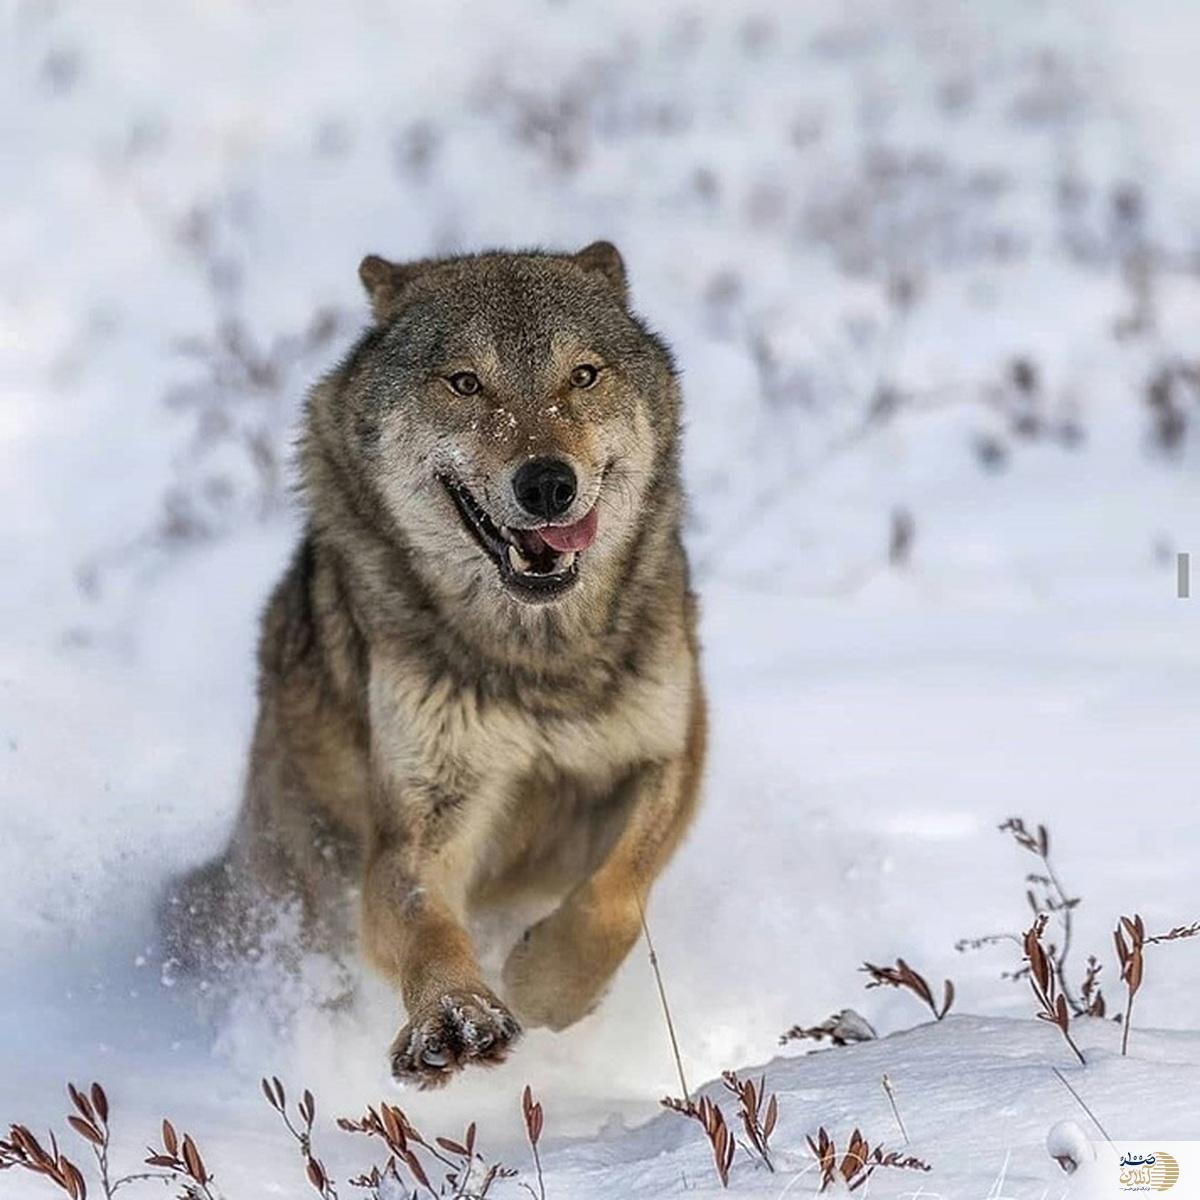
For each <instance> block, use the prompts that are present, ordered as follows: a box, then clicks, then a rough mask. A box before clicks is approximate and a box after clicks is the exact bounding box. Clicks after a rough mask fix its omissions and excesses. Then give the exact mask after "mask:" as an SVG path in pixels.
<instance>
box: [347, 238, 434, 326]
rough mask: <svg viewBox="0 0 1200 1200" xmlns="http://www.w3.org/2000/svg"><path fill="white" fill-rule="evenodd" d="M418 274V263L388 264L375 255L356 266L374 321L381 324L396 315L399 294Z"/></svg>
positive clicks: (419, 266) (419, 270)
mask: <svg viewBox="0 0 1200 1200" xmlns="http://www.w3.org/2000/svg"><path fill="white" fill-rule="evenodd" d="M420 273H421V264H420V263H394V262H388V260H387V259H386V258H380V257H379V255H377V254H368V255H367V257H366V258H364V259H363V260H362V262H361V263H359V264H358V277H359V279H361V280H362V284H363V287H365V288H366V289H367V295H368V296H369V297H370V300H371V311H372V312H373V313H374V314H375V320H376V321H378V322H380V323H382V322H384V321H386V320H387V319H388V318H389V317H391V316H393V315H394V314H395V313H396V310H397V307H398V305H397V301H398V300H399V298H400V293H401V292H402V291H404V289H405V287H407V286H408V284H410V283H411V282H412V281H413V280H414V279H416V277H417V276H418V275H419V274H420Z"/></svg>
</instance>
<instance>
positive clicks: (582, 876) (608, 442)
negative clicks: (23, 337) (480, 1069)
mask: <svg viewBox="0 0 1200 1200" xmlns="http://www.w3.org/2000/svg"><path fill="white" fill-rule="evenodd" d="M359 274H360V277H361V279H362V282H363V284H364V286H365V288H366V290H367V293H368V296H369V298H370V303H371V308H372V311H373V314H374V322H373V324H372V325H371V327H370V328H369V329H368V330H367V332H366V333H364V334H363V336H362V337H361V338H360V339H359V341H358V343H357V344H356V345H355V346H354V348H353V349H352V350H351V352H350V353H349V355H348V356H347V357H346V359H345V360H344V361H343V362H342V363H341V364H340V365H339V366H338V367H336V368H335V369H334V370H333V371H332V372H331V373H330V374H329V375H328V376H327V377H326V378H325V379H323V380H322V381H321V382H320V383H318V384H317V385H316V387H315V388H314V389H313V391H312V392H311V394H310V397H309V400H308V404H307V409H306V414H305V422H304V428H303V434H302V438H301V445H300V465H301V478H302V488H303V496H304V501H305V508H306V517H307V524H306V528H305V533H304V536H303V538H302V540H301V542H300V545H299V547H298V548H297V550H296V553H295V557H294V559H293V561H292V563H291V566H290V568H289V569H288V571H287V572H286V574H285V575H284V577H283V579H282V580H281V582H280V583H279V585H278V587H277V588H276V590H275V592H274V594H273V596H272V598H271V600H270V602H269V605H268V607H267V610H266V613H265V615H264V617H263V623H262V636H261V643H260V651H259V715H258V722H257V727H256V731H255V735H254V742H253V747H252V750H251V754H250V763H249V770H248V776H247V785H246V792H245V797H244V801H243V805H242V809H241V813H240V816H239V818H238V822H237V826H236V829H235V831H234V834H233V837H232V840H231V842H230V844H229V846H228V848H227V850H226V851H225V853H224V854H223V855H222V856H221V857H220V858H219V859H217V860H216V861H214V862H211V863H209V864H207V865H206V866H204V867H201V868H199V869H198V870H196V871H194V872H192V873H191V874H190V875H188V876H185V877H184V878H182V879H180V880H178V881H176V883H175V884H174V885H173V887H172V888H171V890H170V892H169V895H168V898H167V902H166V903H165V904H164V910H163V915H164V923H165V927H166V930H165V933H166V944H167V947H168V951H169V952H170V953H171V954H173V955H174V956H175V957H177V958H178V959H179V960H181V961H182V962H183V963H184V964H187V963H196V962H199V961H204V960H205V958H206V957H207V959H208V960H209V961H211V960H212V959H213V958H214V957H216V956H218V955H219V954H220V953H229V952H236V953H246V952H249V951H250V950H251V948H252V946H253V943H254V941H255V938H256V937H258V936H260V934H261V923H260V919H259V917H256V916H255V914H261V913H262V912H263V911H264V908H265V907H269V904H274V903H276V902H281V901H289V902H291V903H292V904H293V905H294V906H295V907H296V910H297V911H298V912H299V913H300V924H299V930H300V933H299V936H298V939H297V944H296V947H295V949H296V951H297V952H299V951H300V950H302V949H303V948H304V946H305V945H308V944H312V945H321V944H325V943H328V942H330V941H331V940H334V939H341V938H345V937H346V936H347V935H354V934H355V933H356V935H357V940H358V944H359V945H360V946H361V948H362V950H363V951H364V952H365V954H366V956H367V957H368V959H369V960H370V961H371V962H372V963H373V964H374V966H375V967H376V968H377V969H378V970H380V971H381V972H382V973H383V974H384V975H385V976H386V978H387V979H388V980H389V981H390V982H391V983H392V984H393V985H394V987H395V988H396V989H397V991H398V992H399V994H400V996H401V997H402V999H403V1003H404V1008H405V1010H406V1013H407V1024H406V1025H405V1026H404V1027H403V1028H402V1029H401V1030H400V1032H399V1034H398V1035H397V1036H396V1038H395V1040H394V1041H393V1043H392V1045H391V1052H390V1053H391V1065H392V1070H393V1073H394V1074H395V1075H396V1077H397V1078H399V1079H404V1080H409V1081H415V1082H416V1083H418V1084H420V1085H421V1086H433V1085H437V1084H440V1083H443V1082H445V1081H446V1080H447V1079H448V1078H450V1076H451V1075H452V1074H453V1073H454V1072H455V1071H457V1070H458V1069H459V1068H461V1067H463V1066H466V1065H468V1064H471V1063H483V1064H487V1063H495V1062H499V1061H501V1060H502V1059H503V1058H504V1057H505V1055H506V1054H507V1052H508V1050H509V1048H510V1047H511V1046H512V1044H513V1042H514V1041H515V1040H516V1039H517V1038H518V1037H519V1035H520V1030H521V1023H524V1024H526V1025H530V1026H533V1025H545V1026H549V1027H550V1028H552V1029H556V1030H557V1029H563V1028H565V1027H566V1026H568V1025H571V1024H572V1023H573V1022H575V1021H578V1020H579V1019H580V1018H581V1017H583V1016H585V1015H586V1014H587V1013H588V1012H590V1011H591V1010H592V1009H593V1008H594V1007H595V1005H596V1004H597V1002H598V1001H599V999H600V997H601V995H602V993H603V991H604V989H605V987H606V985H607V984H608V982H609V981H610V980H611V978H612V976H613V974H614V973H615V971H616V970H617V967H618V966H619V965H620V964H621V962H622V960H623V959H624V958H625V956H626V955H627V954H628V952H629V950H630V949H631V947H632V946H633V945H634V943H635V941H636V940H637V938H638V935H639V932H640V929H641V912H642V906H643V905H644V903H645V901H646V897H647V893H648V891H649V889H650V887H651V885H652V884H653V882H654V880H655V878H656V876H657V875H658V874H659V872H660V871H661V870H662V869H663V867H664V865H665V864H666V862H667V860H668V859H669V857H670V856H671V854H672V852H673V851H674V850H675V848H676V846H677V845H678V843H679V842H680V840H681V838H682V836H683V834H684V832H685V830H686V829H687V827H688V825H689V822H690V821H691V819H692V817H693V814H694V812H695V809H696V805H697V797H698V790H699V783H700V777H701V772H702V766H703V760H704V747H705V704H704V695H703V689H702V684H701V678H700V671H699V656H698V648H697V642H696V604H695V599H694V597H693V595H692V593H691V591H690V589H689V584H688V567H687V561H686V558H685V555H684V550H683V546H682V544H681V540H680V519H681V508H682V494H681V488H680V480H679V433H680V391H679V385H678V381H677V378H676V372H675V369H674V365H673V362H672V359H671V355H670V353H669V351H668V349H667V347H666V346H665V344H664V343H663V341H662V340H661V339H660V338H659V337H657V336H656V335H655V334H654V333H652V332H651V331H650V330H649V329H648V328H647V327H646V326H645V325H644V324H643V323H642V321H641V320H639V319H638V317H636V316H635V315H634V314H633V312H632V311H631V309H630V305H629V296H628V289H627V282H626V273H625V267H624V264H623V262H622V259H621V256H620V255H619V253H618V252H617V250H616V248H615V247H613V246H612V245H610V244H609V243H607V242H596V243H594V244H593V245H591V246H588V247H587V248H586V249H584V250H582V251H580V252H579V253H576V254H557V253H547V252H541V251H536V252H523V253H500V252H493V253H484V254H477V255H466V256H462V257H455V258H445V259H430V260H425V261H420V262H413V263H406V264H397V263H392V262H388V261H385V260H384V259H382V258H378V257H375V256H373V255H372V256H369V257H368V258H366V259H364V260H363V262H362V265H361V267H360V269H359ZM347 897H350V900H349V901H348V900H347ZM530 897H532V898H535V899H537V900H538V901H539V902H540V903H541V904H542V905H543V909H544V911H548V914H549V915H547V916H545V917H544V918H543V919H540V920H537V921H535V922H534V923H533V924H532V926H531V927H530V928H528V929H527V930H526V931H525V933H524V935H523V936H522V937H520V938H519V940H518V941H517V942H516V944H515V946H513V948H512V949H511V952H510V953H509V954H508V957H507V961H506V963H505V965H504V968H503V972H502V975H501V978H500V979H499V980H498V981H496V986H495V987H493V986H490V985H489V984H488V983H487V982H485V979H484V974H483V972H482V970H481V967H480V964H479V960H478V957H477V952H476V947H475V944H474V942H473V939H472V936H471V934H470V933H469V932H468V929H469V927H470V925H471V922H472V920H473V919H474V918H477V917H479V916H481V915H486V914H487V913H488V912H489V910H493V909H495V908H497V907H499V906H502V905H504V904H506V903H511V902H513V901H515V900H517V899H521V898H530ZM264 900H265V901H267V902H269V904H268V905H267V906H264V904H263V901H264ZM348 904H350V905H352V907H353V910H354V911H353V912H352V913H351V915H347V914H348V912H350V910H349V909H348V908H347V905H348Z"/></svg>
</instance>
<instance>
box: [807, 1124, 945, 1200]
mask: <svg viewBox="0 0 1200 1200" xmlns="http://www.w3.org/2000/svg"><path fill="white" fill-rule="evenodd" d="M808 1145H809V1149H811V1150H812V1152H813V1154H814V1155H815V1156H816V1160H817V1167H818V1168H819V1170H820V1172H821V1187H820V1189H819V1190H820V1191H822V1192H824V1191H827V1190H828V1189H829V1188H831V1187H832V1186H833V1185H834V1184H836V1183H841V1184H843V1185H844V1186H845V1188H846V1190H847V1191H850V1192H854V1191H857V1190H858V1189H859V1188H860V1187H862V1186H863V1185H864V1184H865V1183H866V1182H867V1180H868V1179H870V1178H871V1176H872V1175H873V1174H874V1173H875V1171H876V1170H877V1169H878V1168H879V1167H897V1168H899V1169H900V1170H905V1171H931V1170H932V1169H933V1168H932V1167H930V1165H929V1164H928V1163H926V1162H923V1161H922V1160H921V1159H919V1158H917V1157H916V1156H915V1155H912V1154H909V1155H904V1156H902V1155H901V1154H900V1152H899V1151H898V1150H884V1149H883V1147H882V1146H871V1145H870V1143H868V1141H867V1139H866V1138H864V1137H863V1135H862V1134H861V1133H860V1132H859V1131H858V1130H857V1129H855V1131H854V1132H853V1133H852V1134H851V1135H850V1141H849V1144H848V1145H847V1146H846V1151H845V1153H844V1154H843V1153H841V1152H839V1150H838V1148H837V1145H836V1143H835V1142H834V1140H833V1138H831V1137H830V1136H829V1134H828V1133H827V1132H826V1130H825V1127H824V1126H823V1125H822V1126H821V1128H820V1129H818V1130H817V1136H816V1138H815V1139H814V1138H812V1137H810V1138H809V1139H808Z"/></svg>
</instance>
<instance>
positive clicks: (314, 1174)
mask: <svg viewBox="0 0 1200 1200" xmlns="http://www.w3.org/2000/svg"><path fill="white" fill-rule="evenodd" d="M262 1090H263V1095H264V1096H266V1098H267V1103H268V1104H269V1105H270V1106H271V1107H272V1108H273V1109H274V1110H275V1111H276V1112H277V1113H278V1114H279V1116H280V1118H281V1119H282V1121H283V1124H284V1126H285V1127H286V1128H287V1131H288V1133H290V1134H291V1135H292V1137H293V1138H294V1139H295V1141H296V1144H297V1145H298V1146H299V1147H300V1157H301V1158H302V1159H303V1160H304V1174H305V1176H306V1178H307V1179H308V1182H309V1183H310V1184H311V1185H312V1187H313V1190H314V1191H316V1192H317V1193H319V1194H320V1196H321V1197H322V1200H337V1191H336V1189H335V1188H334V1186H333V1183H332V1182H331V1181H330V1179H329V1173H328V1172H327V1171H326V1170H325V1164H324V1163H322V1162H321V1161H320V1160H319V1159H318V1158H316V1157H315V1156H314V1154H313V1152H312V1128H313V1122H314V1121H315V1120H316V1117H317V1103H316V1101H315V1100H314V1099H313V1094H312V1092H310V1091H308V1089H307V1088H306V1089H305V1092H304V1095H303V1096H302V1097H301V1098H300V1102H299V1103H298V1104H297V1105H296V1114H297V1115H298V1116H299V1118H300V1124H299V1126H296V1125H293V1124H292V1120H291V1118H290V1117H289V1116H288V1111H287V1096H286V1094H285V1093H284V1090H283V1084H282V1083H280V1082H279V1080H278V1079H277V1078H275V1077H272V1078H271V1079H264V1080H263V1081H262Z"/></svg>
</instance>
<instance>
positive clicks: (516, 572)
mask: <svg viewBox="0 0 1200 1200" xmlns="http://www.w3.org/2000/svg"><path fill="white" fill-rule="evenodd" d="M439 478H440V479H441V481H442V484H443V485H444V486H445V488H446V491H448V492H449V493H450V498H451V499H452V500H453V501H454V506H455V508H457V509H458V515H459V516H460V517H461V518H462V521H463V524H464V525H465V526H466V527H467V529H468V530H469V531H470V532H471V534H472V536H474V538H475V540H476V541H477V542H478V543H479V545H480V546H481V547H483V549H484V550H485V551H486V552H487V554H488V556H489V557H490V558H491V559H492V561H493V562H494V563H495V564H496V568H497V569H498V570H499V572H500V578H501V580H502V581H503V582H504V584H505V586H507V587H508V588H509V589H510V590H511V591H513V592H516V593H517V594H518V595H520V596H522V597H523V598H526V599H530V600H549V599H552V598H553V597H555V596H559V595H561V594H562V593H563V592H565V591H566V590H567V589H568V588H570V587H571V586H573V585H574V583H575V582H576V580H577V579H578V578H579V556H580V554H582V553H583V551H584V550H586V549H587V547H588V546H590V545H591V543H592V540H593V539H594V538H595V536H596V524H597V519H598V513H597V511H596V509H595V507H593V508H592V509H591V511H590V512H589V513H588V514H587V516H585V517H584V518H583V519H582V520H580V521H576V522H575V523H574V524H571V525H539V526H537V527H536V528H532V529H518V528H516V527H515V526H512V525H498V524H497V523H496V522H495V521H493V520H492V518H491V517H489V516H488V514H487V512H486V510H485V509H484V507H483V505H481V504H480V503H479V501H478V500H476V499H475V497H474V496H473V495H472V494H471V493H470V491H468V489H467V488H465V487H464V486H463V485H462V484H461V483H457V482H455V481H454V480H453V479H449V478H447V477H446V476H445V475H441V476H439Z"/></svg>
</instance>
